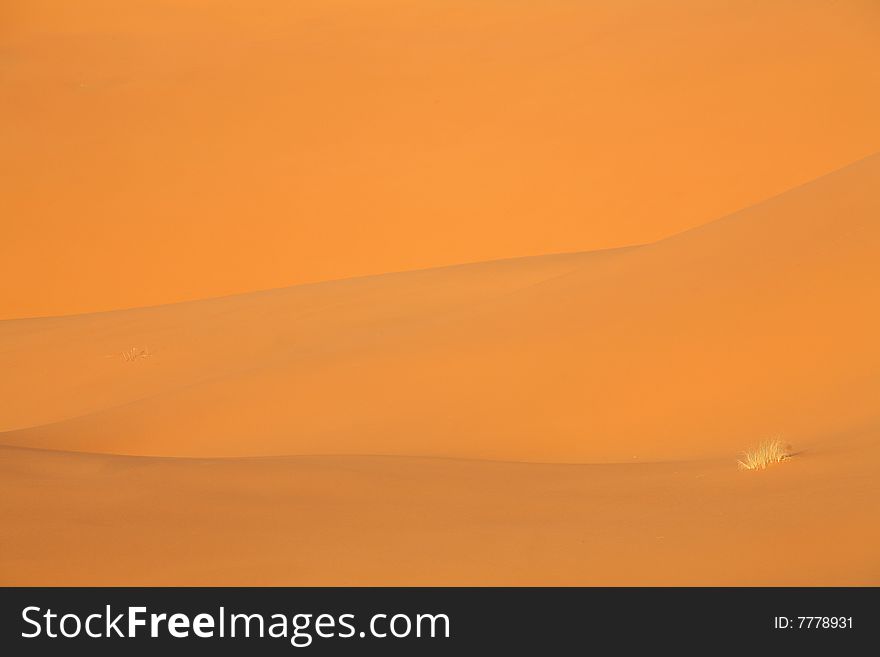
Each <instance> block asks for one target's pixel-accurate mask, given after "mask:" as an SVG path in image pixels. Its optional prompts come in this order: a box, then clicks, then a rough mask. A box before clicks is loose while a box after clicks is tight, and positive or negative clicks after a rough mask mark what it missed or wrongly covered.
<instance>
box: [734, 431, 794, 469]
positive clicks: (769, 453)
mask: <svg viewBox="0 0 880 657" xmlns="http://www.w3.org/2000/svg"><path fill="white" fill-rule="evenodd" d="M790 457H791V450H790V449H789V447H788V445H786V444H785V443H784V442H783V441H782V439H781V438H778V437H776V438H771V439H769V440H765V441H764V442H762V443H761V444H760V445H758V446H757V447H756V448H755V449H750V450H748V451H745V452H743V460H741V461H737V463H739V468H740V470H763V469H764V468H766V467H767V466H769V465H772V464H773V463H781V462H782V461H784V460H786V459H787V458H790Z"/></svg>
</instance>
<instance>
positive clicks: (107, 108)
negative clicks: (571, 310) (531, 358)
mask: <svg viewBox="0 0 880 657" xmlns="http://www.w3.org/2000/svg"><path fill="white" fill-rule="evenodd" d="M0 11H2V15H0V52H2V56H0V81H2V84H0V144H2V157H0V279H2V280H3V281H4V285H2V286H0V318H11V317H22V316H37V315H52V314H67V313H78V312H83V311H90V310H102V309H113V308H122V307H133V306H142V305H146V304H160V303H166V302H171V301H178V300H184V299H193V298H203V297H208V296H215V295H222V294H228V293H236V292H246V291H250V290H254V289H262V288H270V287H278V286H285V285H291V284H297V283H303V282H310V281H317V280H324V279H331V278H339V277H348V276H354V275H361V274H368V273H378V272H387V271H394V270H407V269H413V268H419V267H427V266H434V265H442V264H449V263H456V262H465V261H482V260H488V259H493V258H499V257H507V256H518V255H534V254H544V253H551V252H561V251H579V250H587V249H594V248H602V247H610V246H619V245H627V244H634V243H641V242H646V241H651V240H655V239H658V238H660V237H663V236H666V235H669V234H671V233H675V232H677V231H680V230H682V229H685V228H688V227H691V226H694V225H698V224H702V223H705V222H707V221H710V220H712V219H715V218H717V217H718V216H720V215H723V214H725V213H728V212H731V211H733V210H736V209H739V208H741V207H745V206H748V205H750V204H752V203H755V202H757V201H760V200H762V199H764V198H766V197H768V196H770V195H772V194H775V193H779V192H781V191H783V190H785V189H788V188H790V187H792V186H794V185H796V184H799V183H801V182H805V181H807V180H809V179H812V178H815V177H817V176H819V175H822V174H824V173H827V172H829V171H832V170H834V169H836V168H838V167H840V166H842V165H844V164H847V163H849V162H851V161H853V160H856V159H858V158H860V157H864V156H865V155H868V154H870V153H871V152H873V151H874V150H876V149H878V148H880V121H878V120H877V117H878V116H880V39H878V38H877V34H878V29H880V5H878V4H877V3H876V2H872V1H861V2H860V1H849V2H833V3H832V2H824V1H823V2H819V1H803V0H798V1H791V2H773V3H767V2H757V1H755V2H737V3H732V4H731V3H723V4H722V3H714V2H711V3H710V2H704V1H697V0H692V1H680V2H674V3H669V2H662V3H660V2H646V1H645V0H636V1H632V0H625V1H615V2H598V3H597V2H589V3H586V2H534V1H529V2H527V1H524V0H503V1H502V0H480V1H474V0H419V1H418V2H411V1H410V0H406V1H404V0H375V1H371V2H354V1H352V0H320V1H311V2H291V3H287V2H277V1H272V0H258V1H256V2H207V1H195V0H182V1H174V2H170V1H166V2H161V1H156V0H150V1H148V2H144V1H126V2H116V1H109V0H103V1H97V0H83V1H81V2H77V3H69V2H63V1H60V0H54V1H52V0H49V1H47V0H29V1H28V2H13V3H9V2H7V3H4V6H3V9H2V10H0Z"/></svg>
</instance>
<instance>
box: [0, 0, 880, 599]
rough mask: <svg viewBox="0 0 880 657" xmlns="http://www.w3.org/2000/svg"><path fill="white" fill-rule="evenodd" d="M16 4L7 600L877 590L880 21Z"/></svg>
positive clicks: (7, 84) (867, 12)
mask: <svg viewBox="0 0 880 657" xmlns="http://www.w3.org/2000/svg"><path fill="white" fill-rule="evenodd" d="M0 14H2V19H0V151H2V153H3V156H2V157H0V280H2V281H3V282H4V283H3V284H2V285H0V585H8V584H30V585H38V584H119V585H124V584H132V585H134V584H142V585H154V584H179V585H184V584H217V585H222V584H241V585H244V584H254V585H256V584H278V585H283V584H288V585H296V584H317V585H320V584H326V585H329V584H334V585H335V584H379V585H391V584H438V585H442V584H529V585H531V584H607V585H635V584H670V585H685V584H696V585H713V584H716V585H717V584H731V585H760V584H766V585H777V584H780V585H781V584H803V585H826V584H827V585H833V584H837V585H868V584H870V585H878V584H880V556H878V555H880V524H878V522H877V520H878V513H877V512H878V510H880V340H878V336H880V311H878V302H880V294H878V286H880V121H878V120H877V117H878V116H880V39H878V35H880V4H878V3H877V2H876V1H875V0H839V1H836V2H835V1H830V0H829V1H826V0H772V1H760V2H759V1H752V0H747V1H742V2H735V3H730V2H721V1H720V0H719V1H715V0H674V1H671V2H648V1H647V0H596V1H590V2H567V1H563V0H547V1H541V2H538V1H537V0H534V1H533V0H369V1H360V0H358V1H355V0H314V1H312V0H303V1H297V2H283V1H281V0H253V1H251V2H245V1H244V0H229V1H225V2H219V1H218V2H205V1H202V0H125V1H124V2H111V1H110V0H81V1H79V2H76V3H69V2H62V1H61V0H28V1H27V2H25V1H16V2H12V3H6V5H5V6H4V8H3V9H2V10H0ZM462 262H471V263H473V264H455V263H462ZM776 435H781V436H782V438H783V439H784V440H786V441H788V442H790V443H791V444H792V446H793V449H794V455H793V456H792V458H790V459H788V460H787V461H785V462H783V463H781V464H777V465H774V466H772V467H771V468H769V469H767V470H764V471H756V472H746V471H741V470H738V469H737V458H738V457H739V456H740V452H741V451H742V450H745V449H747V448H750V447H754V446H756V445H757V444H758V443H759V442H760V441H761V440H762V439H765V438H769V437H772V436H776Z"/></svg>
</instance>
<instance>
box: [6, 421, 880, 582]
mask: <svg viewBox="0 0 880 657" xmlns="http://www.w3.org/2000/svg"><path fill="white" fill-rule="evenodd" d="M833 438H834V439H833V440H829V441H828V444H827V445H824V446H822V447H820V448H817V449H816V450H815V451H812V452H804V453H802V454H800V455H798V456H797V457H796V458H794V459H792V460H791V461H790V462H788V463H785V464H782V465H779V466H776V467H775V468H774V469H773V470H768V471H764V472H740V471H738V470H736V468H735V467H733V466H734V464H733V462H732V461H731V460H730V459H722V460H709V461H691V462H681V463H645V464H608V465H544V464H531V463H529V464H526V463H501V462H489V461H460V460H449V459H415V458H403V457H357V456H334V457H289V458H281V457H279V458H268V459H214V460H210V459H195V460H189V459H156V458H148V457H121V456H106V455H89V454H71V453H60V452H41V451H37V450H22V449H15V448H2V449H0V520H2V522H0V544H2V545H3V549H2V550H0V584H30V585H35V584H56V585H57V584H84V585H98V584H107V585H118V584H144V585H159V584H168V585H184V584H192V585H196V584H202V585H217V584H229V585H261V584H262V585H284V584H289V585H345V584H349V585H393V584H401V585H413V584H434V585H453V584H470V585H483V584H497V585H508V584H520V585H535V584H544V585H548V584H558V585H576V584H583V585H640V584H642V585H644V584H657V585H663V584H666V585H687V584H692V585H707V584H715V585H719V584H727V585H811V586H816V585H866V584H873V585H877V584H880V561H878V558H877V555H878V553H880V526H878V524H877V522H876V520H877V517H876V516H877V513H876V510H877V508H878V502H880V477H878V469H877V463H878V457H880V450H878V448H877V444H878V440H877V427H875V428H874V429H873V430H872V432H871V433H870V434H865V435H860V436H851V437H847V438H846V439H845V440H841V439H840V438H841V437H840V436H834V437H833Z"/></svg>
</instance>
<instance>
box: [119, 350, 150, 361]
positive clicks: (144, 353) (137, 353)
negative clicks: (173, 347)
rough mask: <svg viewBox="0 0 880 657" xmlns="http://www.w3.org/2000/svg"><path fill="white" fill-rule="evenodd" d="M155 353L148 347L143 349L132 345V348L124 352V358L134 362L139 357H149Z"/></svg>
mask: <svg viewBox="0 0 880 657" xmlns="http://www.w3.org/2000/svg"><path fill="white" fill-rule="evenodd" d="M152 355H153V354H151V353H150V350H149V349H148V348H147V347H144V348H143V349H141V348H139V347H132V348H131V349H126V350H125V351H123V352H122V360H124V361H125V362H126V363H132V362H134V361H136V360H138V359H139V358H149V357H150V356H152Z"/></svg>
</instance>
